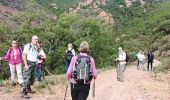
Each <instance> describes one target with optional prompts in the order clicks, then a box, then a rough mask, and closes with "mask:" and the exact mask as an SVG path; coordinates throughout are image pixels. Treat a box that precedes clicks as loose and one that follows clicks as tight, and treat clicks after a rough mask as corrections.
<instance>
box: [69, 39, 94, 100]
mask: <svg viewBox="0 0 170 100" xmlns="http://www.w3.org/2000/svg"><path fill="white" fill-rule="evenodd" d="M79 50H80V54H79V55H77V56H74V57H73V58H72V60H71V63H70V66H69V68H68V71H67V73H66V77H67V79H68V80H69V79H70V78H71V97H72V100H86V99H87V97H88V95H89V90H90V82H91V80H92V78H94V79H96V77H97V72H96V67H95V62H94V59H93V57H91V56H89V55H87V54H88V52H89V45H88V43H87V42H86V41H82V42H81V44H80V49H79ZM74 65H75V66H74Z"/></svg>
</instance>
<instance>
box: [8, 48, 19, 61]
mask: <svg viewBox="0 0 170 100" xmlns="http://www.w3.org/2000/svg"><path fill="white" fill-rule="evenodd" d="M18 49H19V52H20V58H21V59H22V50H21V48H20V47H18ZM9 50H10V51H9V55H10V54H11V51H12V48H9ZM9 60H10V57H9Z"/></svg>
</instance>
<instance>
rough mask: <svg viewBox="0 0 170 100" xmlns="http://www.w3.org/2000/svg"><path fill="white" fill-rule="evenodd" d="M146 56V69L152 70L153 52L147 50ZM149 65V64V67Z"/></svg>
mask: <svg viewBox="0 0 170 100" xmlns="http://www.w3.org/2000/svg"><path fill="white" fill-rule="evenodd" d="M147 57H148V66H147V71H149V70H150V71H152V64H153V60H154V54H153V52H152V51H149V52H148V54H147ZM149 65H150V66H151V68H149Z"/></svg>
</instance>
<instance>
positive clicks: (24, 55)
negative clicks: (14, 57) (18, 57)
mask: <svg viewBox="0 0 170 100" xmlns="http://www.w3.org/2000/svg"><path fill="white" fill-rule="evenodd" d="M22 58H23V61H24V65H25V67H28V63H27V55H26V54H25V53H23V54H22Z"/></svg>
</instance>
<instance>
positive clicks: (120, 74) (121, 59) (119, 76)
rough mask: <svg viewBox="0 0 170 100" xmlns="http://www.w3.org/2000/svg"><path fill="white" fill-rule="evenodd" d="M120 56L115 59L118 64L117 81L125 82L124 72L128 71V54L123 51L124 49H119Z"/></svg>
mask: <svg viewBox="0 0 170 100" xmlns="http://www.w3.org/2000/svg"><path fill="white" fill-rule="evenodd" d="M118 51H119V56H118V58H116V59H115V61H116V62H118V65H117V80H118V81H120V82H124V71H125V69H126V61H125V60H126V53H125V52H124V51H123V49H122V47H119V48H118Z"/></svg>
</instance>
